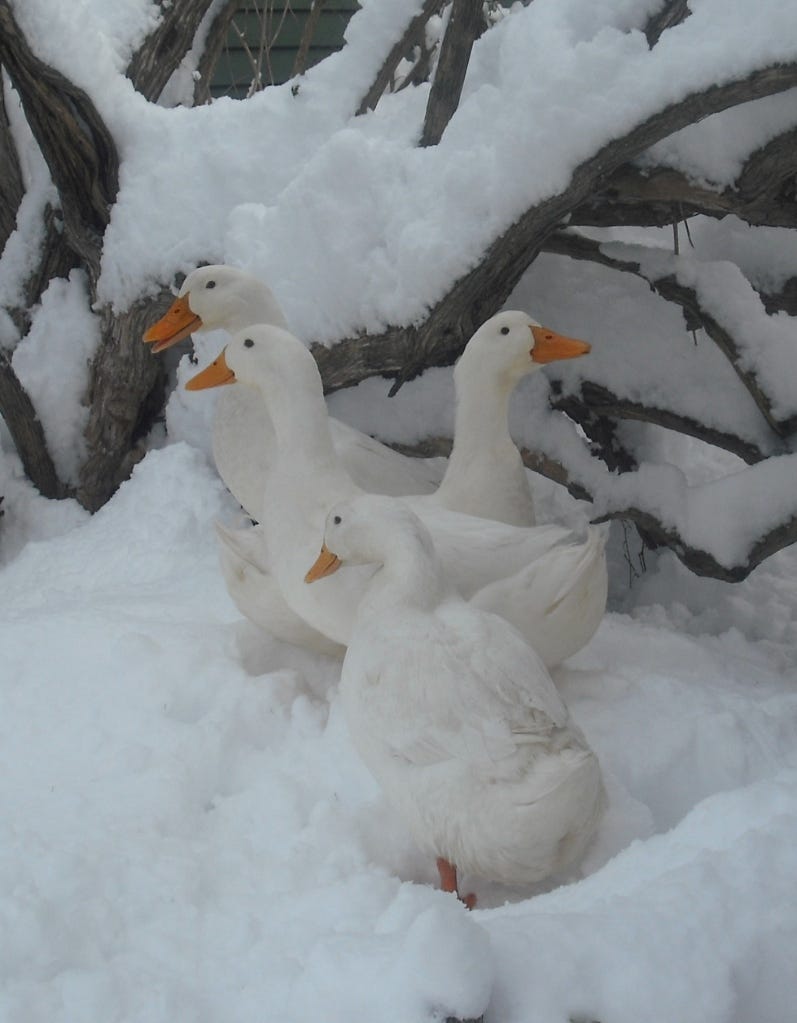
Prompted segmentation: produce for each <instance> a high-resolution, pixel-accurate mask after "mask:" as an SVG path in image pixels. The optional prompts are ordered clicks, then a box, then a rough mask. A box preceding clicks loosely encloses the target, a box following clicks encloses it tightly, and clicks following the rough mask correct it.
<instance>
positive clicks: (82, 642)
mask: <svg viewBox="0 0 797 1023" xmlns="http://www.w3.org/2000/svg"><path fill="white" fill-rule="evenodd" d="M560 500H561V497H560ZM230 505H231V500H230V498H229V497H228V495H226V493H225V492H224V490H223V488H222V486H221V484H220V483H219V481H218V480H217V479H216V477H215V474H214V473H213V472H212V470H211V469H210V468H209V467H208V465H207V462H206V460H205V457H204V455H203V454H202V453H200V452H198V451H197V450H196V449H194V448H192V447H190V446H189V445H187V444H185V443H183V442H178V443H172V444H169V445H168V446H167V447H166V448H164V449H162V450H158V451H152V452H150V453H149V454H148V455H147V457H146V458H145V459H144V461H143V462H142V463H141V464H140V465H139V466H138V467H137V468H136V470H135V472H134V475H133V478H132V479H131V480H130V481H129V482H128V483H126V484H124V485H123V487H122V488H121V489H120V491H119V492H118V494H117V495H116V496H115V497H114V498H113V499H112V501H111V502H110V503H109V504H108V505H107V506H106V507H105V508H103V509H102V510H101V511H100V512H98V513H97V514H96V515H94V516H93V517H92V518H88V517H86V518H84V519H83V520H82V521H81V522H80V523H78V524H74V523H69V525H68V526H67V527H66V528H65V531H64V533H63V535H61V536H56V537H53V538H52V539H47V540H40V541H37V542H33V541H32V542H29V543H28V544H27V545H26V546H25V547H24V549H23V550H21V551H20V552H19V553H18V554H16V556H15V557H11V558H9V559H8V560H7V563H6V565H5V567H4V568H3V570H2V583H3V592H4V595H5V598H6V599H5V601H4V607H3V611H2V616H1V617H0V632H2V645H3V651H4V661H3V663H4V670H3V673H2V681H0V685H2V699H3V706H4V714H3V717H2V721H0V733H1V739H0V749H2V751H3V753H2V764H3V770H2V772H0V792H1V793H2V796H1V799H2V805H3V806H4V817H3V821H4V830H5V836H4V841H3V846H2V848H3V855H2V859H0V864H2V866H0V874H2V880H3V884H2V890H3V892H4V893H5V894H4V896H3V898H2V900H1V901H0V913H1V914H2V917H3V921H4V922H3V930H4V932H5V933H7V934H13V935H14V940H13V942H12V943H11V944H10V945H7V946H6V947H5V949H4V952H3V955H2V958H0V973H1V974H2V977H3V982H2V985H0V1015H1V1016H2V1018H3V1019H4V1020H5V1019H7V1020H9V1023H22V1021H25V1023H28V1021H30V1020H39V1019H42V1020H43V1019H45V1018H46V1019H48V1020H50V1021H52V1023H57V1021H60V1020H63V1021H64V1023H66V1021H69V1023H75V1021H77V1023H82V1021H86V1023H95V1021H97V1020H100V1019H108V1018H126V1019H147V1020H153V1021H160V1020H163V1021H164V1023H165V1021H167V1020H171V1019H174V1018H175V1017H177V1018H191V1019H208V1020H211V1019H219V1018H225V1019H234V1020H236V1021H242V1023H243V1021H248V1020H252V1021H254V1020H257V1021H263V1020H274V1021H275V1023H276V1021H277V1020H279V1021H296V1023H301V1021H303V1020H306V1019H310V1018H315V1017H318V1016H322V1017H323V1018H324V1019H328V1020H331V1021H337V1020H340V1021H344V1020H346V1019H352V1018H369V1019H373V1020H376V1021H378V1023H379V1021H384V1023H388V1021H391V1023H392V1021H394V1020H396V1019H408V1020H409V1019H430V1020H431V1019H438V1018H445V1017H446V1015H459V1016H460V1017H462V1018H470V1017H475V1016H477V1015H478V1014H479V1013H480V1012H481V1011H482V1010H483V1009H484V1008H485V1006H487V1005H488V1004H489V1009H488V1015H487V1019H489V1020H490V1021H492V1023H509V1021H518V1023H520V1021H521V1020H532V1021H537V1020H539V1021H546V1023H547V1021H549V1020H555V1019H562V1018H568V1014H570V1015H572V1016H574V1017H575V1018H594V1019H603V1018H605V1019H617V1020H620V1021H624V1020H628V1021H631V1020H633V1019H635V1018H636V1019H638V1018H639V1017H640V1015H642V1014H644V1015H645V1017H646V1018H648V1019H651V1020H653V1021H659V1020H661V1021H662V1023H664V1021H670V1020H672V1019H674V1018H677V1019H679V1020H685V1021H691V1020H695V1021H698V1020H701V1021H704V1020H706V1019H708V1020H717V1021H723V1023H724V1021H730V1020H739V1021H742V1020H746V1019H750V1018H755V1019H757V1020H763V1021H768V1020H771V1021H772V1023H775V1021H778V1020H782V1019H783V1018H785V1017H784V1016H783V1012H784V1010H785V1006H786V1005H788V1004H790V1003H791V1000H792V999H793V997H794V994H795V988H794V982H793V981H787V980H786V978H787V977H790V976H791V973H792V972H793V971H790V970H787V966H788V962H787V960H786V957H787V956H788V955H789V954H790V953H789V951H788V950H789V949H790V947H791V944H792V943H793V941H794V939H795V937H797V912H795V910H797V906H795V902H794V895H793V874H794V868H795V852H794V843H793V834H794V827H795V824H797V796H795V791H797V790H795V787H794V781H795V769H797V688H796V687H795V676H794V663H795V654H797V633H795V626H794V623H795V621H797V614H795V611H797V587H795V584H794V568H795V557H797V555H795V552H794V551H784V552H782V553H781V554H780V555H779V556H778V559H773V560H774V561H776V562H777V564H775V565H773V567H772V568H770V567H769V563H767V565H765V566H762V568H760V569H759V570H758V571H757V572H756V573H755V574H754V575H753V577H751V579H750V580H748V582H747V583H744V584H740V585H739V586H736V587H729V586H722V585H720V584H717V583H713V587H714V589H715V593H714V595H713V598H712V600H711V601H706V602H705V608H706V610H705V611H698V612H697V613H695V614H693V613H692V612H691V611H689V610H687V609H686V608H685V607H684V606H683V605H682V604H678V603H677V602H676V601H675V600H674V599H672V597H671V594H678V595H679V596H682V595H683V594H684V593H685V592H687V590H689V589H691V584H690V585H689V586H687V585H686V582H685V579H684V578H680V579H677V580H674V577H673V575H672V566H671V565H669V561H668V558H667V557H665V558H664V559H663V560H664V566H663V567H662V568H661V569H653V570H652V571H651V572H650V573H649V574H648V576H647V577H646V578H645V579H644V582H643V584H642V587H641V591H640V593H639V594H631V593H629V594H626V602H627V604H628V605H629V607H630V608H631V613H630V614H629V613H627V612H619V611H615V612H612V613H610V614H608V615H607V617H606V620H605V623H604V624H603V626H602V627H601V629H600V630H599V632H598V634H597V636H596V637H595V639H594V640H593V642H592V643H591V644H590V645H589V646H588V647H587V648H586V649H585V650H584V651H582V652H581V653H580V654H579V655H577V657H575V658H573V659H571V661H570V662H569V663H568V664H567V665H565V666H564V667H563V668H561V669H560V670H559V671H558V673H557V676H556V680H557V683H558V684H559V686H560V687H561V689H562V691H563V693H564V695H565V698H566V699H567V701H568V704H569V705H570V707H571V709H572V712H573V714H574V716H575V717H576V719H577V721H578V722H579V724H580V725H581V726H582V727H583V729H584V730H585V732H586V734H587V737H588V739H589V741H590V742H591V743H592V745H593V746H594V748H595V749H596V751H597V752H598V754H599V756H600V758H601V762H602V765H603V768H604V771H605V773H606V776H607V784H608V788H609V793H610V809H609V813H608V814H607V817H606V819H605V821H604V824H603V826H602V828H601V831H600V834H599V836H598V840H597V842H596V844H595V846H594V847H593V849H592V850H591V852H590V853H589V854H588V857H587V860H586V862H585V864H584V865H583V873H584V877H583V878H582V879H578V878H577V877H573V878H568V879H559V881H561V882H562V884H561V886H560V887H556V886H555V884H554V886H553V887H552V888H551V889H550V890H549V891H547V893H545V891H544V890H541V891H540V892H539V893H534V892H529V891H507V890H504V889H499V888H498V887H497V886H491V885H489V884H486V883H484V882H480V881H479V880H478V879H474V881H473V884H471V887H473V888H475V890H476V891H477V893H478V894H479V897H480V905H481V907H482V908H479V909H477V910H476V911H474V912H473V913H471V914H469V913H468V912H467V911H466V910H465V909H464V908H463V907H462V906H460V905H458V904H457V903H456V901H455V900H454V899H453V897H451V896H448V895H445V894H443V893H441V892H439V891H438V890H436V888H435V887H434V886H433V881H434V865H433V864H432V863H429V862H426V861H425V860H424V859H423V857H421V856H420V854H419V853H418V852H417V851H416V850H415V849H414V848H413V845H412V842H411V840H410V838H409V837H408V835H407V834H406V833H404V831H403V829H402V827H401V824H400V822H398V821H396V820H394V819H393V818H392V817H391V816H390V813H389V811H388V808H387V807H386V805H385V804H384V802H383V800H382V798H381V796H380V793H379V792H378V791H377V789H376V787H375V784H374V783H373V781H372V780H371V778H370V776H368V775H367V773H366V771H365V769H364V768H363V767H362V766H361V764H360V763H359V762H358V760H357V758H356V755H355V754H354V752H353V749H352V747H351V743H350V741H349V738H348V735H347V733H346V728H345V722H344V721H343V719H342V715H341V713H340V707H339V705H338V700H337V693H336V682H337V678H338V674H339V664H338V663H337V662H335V661H329V660H326V659H324V658H321V657H316V656H314V655H311V654H309V653H304V652H301V651H296V650H292V649H290V648H288V647H285V646H281V645H280V644H278V643H276V642H274V641H271V640H270V639H269V638H268V637H267V636H266V635H265V634H258V633H257V632H256V630H255V629H254V627H252V626H249V625H248V624H246V623H243V622H241V621H240V620H239V619H238V615H237V612H236V611H235V609H234V608H233V606H232V604H231V602H230V600H229V598H228V596H227V594H226V592H225V590H224V586H223V582H222V580H221V576H220V573H219V572H218V569H217V566H216V559H215V551H214V542H213V526H212V523H213V520H214V519H215V518H217V517H219V516H223V515H229V514H230V513H231V511H232V509H231V507H230ZM30 514H32V515H33V517H35V512H31V513H30ZM65 526H66V523H65ZM668 566H669V567H668ZM675 574H676V576H677V574H678V573H677V571H676V573H675ZM702 583H703V584H706V583H709V584H711V581H708V580H703V581H702ZM775 587H777V588H778V599H779V601H780V602H781V603H782V605H783V612H782V616H781V617H782V621H783V619H786V620H787V621H788V625H787V627H786V630H785V631H784V632H783V633H782V634H779V635H778V634H776V632H775V631H770V633H769V637H770V638H769V642H768V643H762V642H759V641H757V630H756V628H755V627H751V620H750V618H751V616H753V617H755V615H756V614H759V613H760V612H763V611H765V610H766V609H764V608H761V607H759V606H757V605H758V602H759V600H760V599H761V596H762V594H766V595H767V596H768V597H769V594H770V593H771V592H772V591H773V589H774V588H775ZM651 594H652V595H654V598H655V601H656V602H655V603H653V604H649V603H648V601H649V599H650V596H651ZM646 596H647V598H648V599H647V600H646V599H645V598H646ZM637 601H638V606H634V605H637ZM701 603H702V602H701ZM770 606H772V605H770ZM701 615H702V618H701ZM706 616H710V617H711V621H710V622H709V621H708V620H707V617H706ZM761 617H762V619H763V621H762V625H763V627H764V628H769V629H771V630H774V623H773V619H772V615H771V614H769V613H763V614H762V615H761ZM691 630H694V634H691V635H690V634H689V633H690V631H691ZM746 633H747V634H746ZM764 879H765V881H764ZM436 1014H437V1015H436Z"/></svg>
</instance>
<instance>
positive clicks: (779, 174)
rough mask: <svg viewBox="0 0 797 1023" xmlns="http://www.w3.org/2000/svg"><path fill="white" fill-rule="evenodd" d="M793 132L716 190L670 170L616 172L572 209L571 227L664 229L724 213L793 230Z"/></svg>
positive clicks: (796, 221)
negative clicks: (699, 217)
mask: <svg viewBox="0 0 797 1023" xmlns="http://www.w3.org/2000/svg"><path fill="white" fill-rule="evenodd" d="M795 175H797V129H794V128H793V129H790V130H789V131H786V132H783V133H782V134H781V135H778V136H776V137H775V138H773V139H771V140H770V141H769V142H768V143H767V144H766V145H765V146H762V147H761V148H760V149H758V150H756V151H755V152H754V153H751V154H750V156H748V158H747V160H746V162H745V164H744V167H743V168H742V170H741V172H740V173H739V176H738V177H737V179H736V181H735V182H734V184H733V185H732V186H729V187H728V188H724V189H722V191H717V190H716V189H712V188H708V187H706V186H704V185H699V184H697V183H695V182H694V181H691V180H690V179H689V178H688V177H687V176H686V175H685V174H682V173H681V172H680V171H677V170H673V169H671V168H669V167H654V168H652V169H648V168H645V169H640V168H639V167H635V166H633V165H631V164H624V165H623V166H622V167H619V168H618V169H617V170H616V171H615V172H614V173H613V174H612V175H611V177H610V178H609V179H608V181H607V182H606V184H605V185H604V186H603V187H602V188H601V189H600V190H599V191H597V192H595V193H594V194H593V195H591V196H589V197H588V199H587V200H586V202H584V203H583V204H582V205H580V206H578V207H577V208H576V209H574V210H573V213H572V216H571V218H570V221H569V223H570V225H571V226H583V227H587V226H589V227H613V226H615V225H620V224H624V225H634V226H638V227H663V226H664V225H666V224H672V223H673V222H674V221H676V220H683V219H685V218H686V217H692V216H696V215H698V214H703V215H705V216H708V217H724V216H727V215H728V214H729V213H731V214H733V215H734V216H737V217H739V218H740V219H741V220H744V221H746V222H747V223H748V224H752V225H754V226H759V227H790V228H791V227H797V194H795V188H794V179H795Z"/></svg>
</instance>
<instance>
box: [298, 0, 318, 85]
mask: <svg viewBox="0 0 797 1023" xmlns="http://www.w3.org/2000/svg"><path fill="white" fill-rule="evenodd" d="M325 2H326V0H314V2H313V6H312V7H311V8H310V13H309V14H308V15H307V20H306V21H305V23H304V28H303V29H302V38H301V39H300V40H299V49H298V50H297V51H296V59H295V60H294V62H293V70H292V72H291V77H292V78H295V77H296V75H303V74H304V72H305V68H306V67H307V55H308V54H309V52H310V43H312V41H313V35H314V34H315V30H316V28H317V26H318V19H319V18H320V17H321V11H322V10H323V9H324V3H325Z"/></svg>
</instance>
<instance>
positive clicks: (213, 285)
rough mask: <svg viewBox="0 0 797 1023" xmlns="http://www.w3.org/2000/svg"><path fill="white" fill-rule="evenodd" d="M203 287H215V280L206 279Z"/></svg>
mask: <svg viewBox="0 0 797 1023" xmlns="http://www.w3.org/2000/svg"><path fill="white" fill-rule="evenodd" d="M205 287H206V288H215V287H216V282H215V281H208V283H207V284H206V285H205Z"/></svg>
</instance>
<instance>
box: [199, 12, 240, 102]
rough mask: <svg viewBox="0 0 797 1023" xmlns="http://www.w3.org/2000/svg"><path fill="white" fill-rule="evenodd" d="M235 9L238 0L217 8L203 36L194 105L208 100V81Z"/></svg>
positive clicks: (222, 47)
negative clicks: (203, 45)
mask: <svg viewBox="0 0 797 1023" xmlns="http://www.w3.org/2000/svg"><path fill="white" fill-rule="evenodd" d="M237 10H238V0H227V2H226V3H225V4H224V6H223V7H220V8H219V11H218V13H217V14H216V16H215V18H214V19H213V21H212V22H211V24H210V27H209V28H208V34H207V36H206V37H205V48H204V50H203V51H202V56H201V57H200V58H199V64H198V65H197V71H198V73H199V76H198V78H197V82H196V86H195V87H194V106H201V105H202V104H203V103H209V102H210V99H211V95H210V82H211V79H212V78H213V72H214V69H215V67H216V63H217V62H218V59H219V57H220V56H221V52H222V50H223V49H224V44H225V42H226V41H227V32H228V31H229V28H230V22H231V21H232V19H233V17H234V16H235V12H236V11H237Z"/></svg>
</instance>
